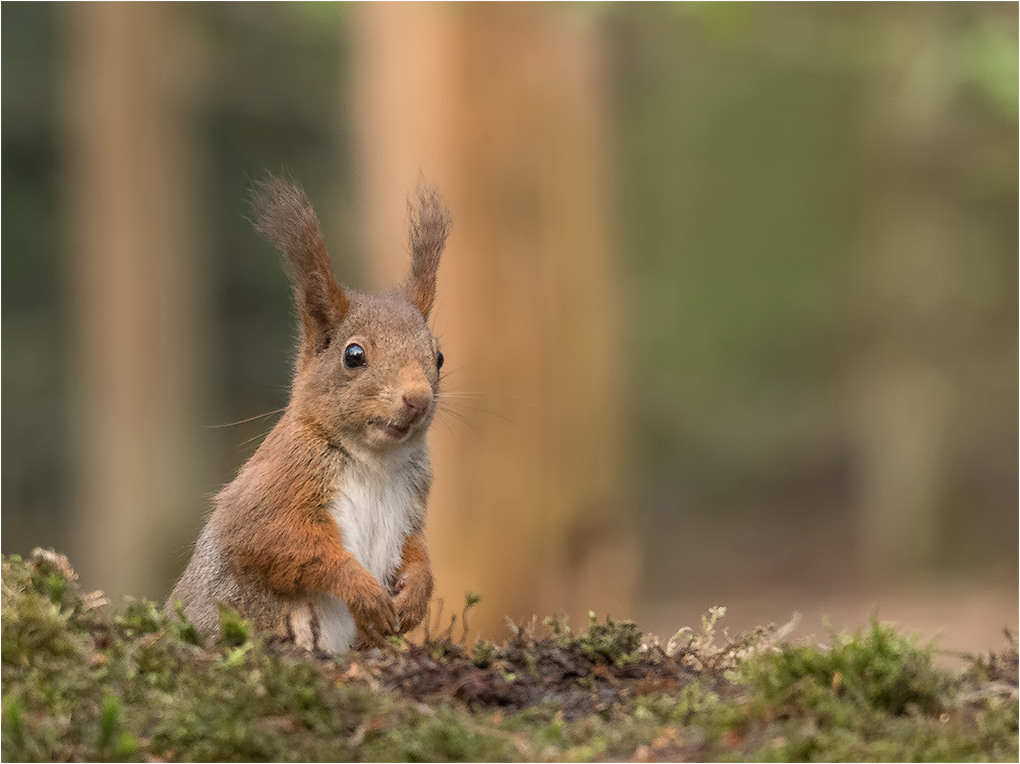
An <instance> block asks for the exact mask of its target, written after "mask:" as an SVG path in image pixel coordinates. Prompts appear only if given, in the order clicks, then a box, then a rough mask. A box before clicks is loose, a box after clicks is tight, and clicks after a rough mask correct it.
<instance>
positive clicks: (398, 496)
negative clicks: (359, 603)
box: [315, 461, 419, 652]
mask: <svg viewBox="0 0 1020 764" xmlns="http://www.w3.org/2000/svg"><path fill="white" fill-rule="evenodd" d="M402 466H403V465H395V464H393V463H392V462H383V461H380V462H375V461H366V462H357V463H355V464H352V465H350V466H349V469H348V470H347V471H346V474H345V475H344V480H343V482H342V483H341V485H340V486H339V488H338V491H337V494H336V498H335V499H334V500H333V503H332V504H331V505H330V513H331V514H332V515H333V519H334V520H335V521H336V524H337V527H338V528H339V529H340V538H341V540H342V541H343V545H344V547H345V548H346V549H347V551H348V552H350V553H351V554H352V555H353V556H354V558H355V559H356V560H357V561H358V562H360V563H361V564H362V565H363V566H364V568H365V570H367V571H368V572H369V573H371V574H372V575H373V576H375V578H376V579H377V580H378V581H379V583H381V584H382V585H383V586H384V587H387V588H388V587H389V586H391V585H392V584H393V583H394V582H393V581H392V577H393V575H394V574H395V573H396V571H397V569H398V568H399V566H400V561H401V555H402V552H403V547H404V542H405V541H406V540H407V537H408V536H409V535H410V534H411V531H412V529H413V528H414V525H415V521H416V516H417V512H418V511H419V510H418V508H417V507H416V504H415V494H414V485H413V482H412V478H411V474H410V471H409V470H407V469H401V468H400V467H402ZM315 605H316V606H317V609H318V616H319V625H320V637H319V645H318V646H319V647H321V648H322V649H324V650H327V651H330V652H341V651H343V650H346V649H347V648H349V647H350V646H351V645H352V644H353V643H354V639H355V637H356V636H357V628H356V627H355V625H354V619H353V618H352V617H351V614H350V611H349V610H348V609H347V606H346V605H345V604H344V603H343V602H342V601H341V600H339V599H337V598H335V597H333V596H331V595H328V594H320V595H318V596H317V597H316V598H315Z"/></svg>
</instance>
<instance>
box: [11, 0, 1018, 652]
mask: <svg viewBox="0 0 1020 764" xmlns="http://www.w3.org/2000/svg"><path fill="white" fill-rule="evenodd" d="M0 13H2V86H3V87H2V107H3V108H2V140H3V163H2V210H3V226H2V246H3V257H2V276H3V287H2V292H3V294H2V297H3V300H2V315H3V325H2V340H3V344H2V362H3V372H2V375H3V376H2V381H3V385H2V396H3V400H2V404H3V412H2V413H3V417H2V437H3V445H4V446H5V448H4V449H3V462H2V467H3V481H2V486H3V494H2V499H3V513H2V520H3V528H2V531H3V536H2V538H3V542H2V547H3V551H4V552H6V553H12V552H22V553H23V552H27V551H28V550H30V549H31V548H32V547H33V546H37V545H45V546H54V547H57V548H58V549H61V550H64V551H67V552H69V553H70V554H71V555H72V560H73V562H74V563H75V564H76V566H77V567H78V568H79V572H80V573H81V575H82V578H83V580H84V583H85V584H86V585H87V586H94V587H102V588H104V589H106V590H107V591H108V592H110V593H114V594H116V593H132V594H135V595H146V596H150V597H153V598H162V597H164V596H165V595H166V593H167V592H168V591H169V589H170V587H171V586H172V583H173V580H174V578H175V577H176V576H177V575H178V574H179V573H180V571H181V570H182V568H183V566H184V565H185V563H186V561H187V557H188V554H189V549H190V545H191V543H193V540H194V539H195V537H196V535H197V532H198V529H199V528H200V526H201V524H202V522H203V518H204V515H205V513H206V511H207V508H208V501H209V497H210V496H211V495H212V494H213V493H215V491H216V490H218V488H219V486H221V485H222V484H223V483H225V482H227V481H228V480H229V479H230V478H231V477H232V476H233V474H234V472H235V471H236V470H237V468H238V467H239V466H240V465H241V464H242V463H243V461H244V460H245V459H246V458H247V457H248V456H249V455H250V454H251V453H252V452H253V451H254V449H255V448H256V447H257V445H258V441H259V439H260V437H261V436H262V435H263V434H264V433H265V432H267V431H268V429H269V428H270V427H271V426H272V424H273V421H274V415H273V414H272V413H270V414H269V415H268V416H265V417H260V418H256V419H253V420H251V421H241V420H249V418H251V417H256V416H257V415H261V414H264V413H266V412H274V411H276V410H278V409H280V407H282V406H284V405H285V404H286V400H287V387H288V383H289V375H290V370H291V365H290V364H291V359H292V349H293V340H294V336H295V330H294V326H293V317H292V310H291V307H290V302H289V300H290V296H289V289H288V287H287V284H286V280H285V278H284V276H283V274H282V272H281V271H280V268H279V264H278V259H277V257H276V255H275V254H274V253H273V252H272V250H271V248H270V247H269V246H268V245H267V244H265V243H264V242H262V241H261V240H259V239H258V237H257V236H256V234H255V233H254V231H253V230H252V229H251V226H250V225H249V224H248V222H247V221H246V219H245V216H246V207H245V201H244V200H245V197H246V190H247V187H248V185H249V183H250V181H251V180H252V179H253V178H256V177H258V176H259V175H260V173H262V172H263V171H264V170H266V169H268V170H273V171H279V170H281V169H287V170H289V171H290V172H291V173H293V175H294V176H296V177H297V178H299V179H300V180H301V181H302V182H303V183H304V185H305V186H306V187H307V189H308V192H309V194H310V196H311V197H312V199H313V200H314V201H315V202H316V205H317V207H318V209H319V212H320V216H321V217H322V219H323V225H324V228H325V231H326V235H327V239H328V241H329V243H330V248H331V252H332V256H333V259H334V262H335V264H336V267H337V271H338V273H339V274H340V278H341V280H342V281H344V282H345V283H347V284H349V285H352V286H354V287H356V288H362V289H382V288H386V287H388V286H390V285H392V284H394V283H397V282H399V281H400V280H401V279H402V278H403V277H404V274H405V269H406V265H407V248H406V244H405V241H406V212H405V201H406V196H407V193H408V190H409V189H410V188H411V187H412V186H413V185H414V184H415V183H416V182H417V180H418V179H419V178H421V177H424V178H427V179H429V180H431V181H433V182H435V183H437V184H438V185H439V186H440V187H441V188H442V189H443V191H444V193H445V195H446V197H447V201H448V203H449V206H450V207H451V208H452V210H453V214H454V217H455V224H454V232H453V235H452V237H451V240H450V246H449V248H448V251H447V253H446V256H445V260H444V263H443V265H442V268H441V272H440V289H439V297H438V302H437V307H436V310H435V311H434V323H435V331H436V332H437V335H438V336H439V337H440V338H441V342H442V345H443V349H444V353H445V355H446V357H447V359H448V363H447V367H446V368H447V369H448V370H449V373H448V374H447V376H446V378H445V379H444V391H445V392H444V400H443V410H444V411H443V414H441V416H440V418H439V421H438V422H437V424H436V425H435V426H434V429H433V432H432V435H431V440H432V444H433V449H434V454H435V466H436V474H437V477H436V485H435V489H434V492H433V497H432V501H431V508H430V513H431V514H430V520H429V529H428V533H429V538H430V542H431V545H432V550H433V557H434V563H435V567H436V573H437V576H438V585H439V594H440V596H442V597H443V599H444V600H445V602H446V606H447V612H450V611H457V610H459V609H460V605H461V602H462V601H463V595H464V592H465V591H467V590H476V591H480V592H481V593H482V595H483V601H482V604H481V605H480V606H479V607H478V609H477V610H476V611H474V612H473V618H472V626H473V628H475V629H476V630H477V631H479V632H482V633H488V634H492V635H497V636H498V635H499V634H500V633H501V630H502V629H503V628H504V627H503V618H504V615H509V616H512V617H514V618H516V619H524V618H527V617H529V616H530V615H531V614H533V613H537V614H550V613H553V612H557V611H561V612H566V613H569V614H570V615H571V616H572V617H573V618H574V620H575V622H576V621H577V620H583V619H585V617H586V616H585V614H586V613H587V611H588V610H589V609H592V610H595V611H597V612H598V613H599V614H604V613H607V612H608V613H611V614H613V615H615V616H631V617H637V618H638V619H639V620H640V621H641V623H642V625H643V626H644V627H646V628H648V629H652V630H655V631H659V632H660V633H662V634H663V635H664V636H668V635H669V633H671V632H672V631H673V630H674V629H676V628H677V627H678V626H681V625H683V624H686V623H693V622H696V620H697V617H698V614H699V613H701V612H704V611H705V610H706V609H707V608H708V607H709V606H712V605H726V606H728V608H729V616H728V618H727V621H728V622H729V624H730V627H731V628H732V629H739V628H741V627H747V626H751V625H752V624H755V623H758V622H762V621H780V622H781V621H785V620H787V619H788V618H789V617H790V615H791V613H792V612H793V611H795V610H796V611H800V612H802V613H803V614H804V616H805V617H804V618H803V619H802V620H801V623H800V627H799V629H800V630H801V631H802V632H804V633H813V632H819V631H821V630H822V629H823V628H824V627H823V625H822V620H821V619H822V618H823V616H825V617H827V618H828V621H829V622H830V623H831V624H832V625H834V626H837V627H842V626H846V627H853V626H858V625H861V624H863V623H864V622H866V620H867V619H868V618H869V617H870V616H871V614H872V613H876V612H877V614H878V616H879V617H880V618H889V619H897V620H899V621H900V622H901V623H903V624H904V625H905V626H907V627H908V628H912V629H917V630H920V631H922V632H923V633H925V634H926V635H928V636H931V635H933V634H935V633H936V632H939V631H941V632H942V634H943V636H942V644H943V646H946V647H950V648H958V649H978V648H981V647H990V646H994V645H996V644H997V640H998V639H999V636H998V632H999V630H1000V629H1001V628H1002V627H1012V628H1014V629H1015V628H1016V625H1017V594H1018V593H1017V580H1018V575H1017V574H1018V559H1017V557H1018V555H1017V550H1018V512H1017V507H1018V502H1017V498H1018V497H1017V465H1018V449H1017V422H1018V410H1017V400H1018V381H1017V380H1018V378H1017V368H1018V365H1017V361H1018V359H1017V283H1018V274H1017V263H1018V259H1017V254H1018V248H1017V245H1018V242H1017V209H1018V184H1017V165H1018V150H1017V145H1018V142H1017V132H1018V83H1017V63H1018V53H1017V22H1018V19H1017V7H1016V5H1015V4H988V5H986V4H980V3H966V4H963V3H961V4H909V5H900V4H850V5H844V4H835V5H830V4H820V5H803V4H795V5H784V4H771V3H770V4H760V5H759V4H754V5H745V4H730V3H728V4H718V5H716V4H701V3H698V4H653V5H645V4H629V3H622V4H611V3H610V4H569V5H564V6H557V5H545V4H523V5H501V4H482V5H449V6H447V5H431V4H415V5H402V4H380V5H374V4H364V5H363V4H357V5H333V4H304V3H292V4H272V3H266V4H261V3H260V4H245V3H225V4H218V3H217V4H109V5H107V4H102V3H97V4H11V3H5V4H4V5H3V8H2V11H0ZM235 422H238V423H237V424H232V423H235Z"/></svg>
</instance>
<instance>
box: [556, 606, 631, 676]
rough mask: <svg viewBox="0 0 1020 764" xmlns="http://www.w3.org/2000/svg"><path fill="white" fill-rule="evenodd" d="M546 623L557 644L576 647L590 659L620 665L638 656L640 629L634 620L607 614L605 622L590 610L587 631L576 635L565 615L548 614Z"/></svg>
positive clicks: (565, 647)
mask: <svg viewBox="0 0 1020 764" xmlns="http://www.w3.org/2000/svg"><path fill="white" fill-rule="evenodd" d="M545 623H546V625H547V626H548V627H549V628H550V630H551V631H552V636H553V639H554V640H555V641H556V643H557V644H558V645H559V646H560V647H562V648H563V649H566V650H570V649H576V650H578V651H580V652H581V654H582V655H584V656H585V657H587V658H588V659H589V660H591V661H592V662H595V663H599V662H601V663H610V664H613V665H616V666H623V665H626V664H628V663H635V662H636V661H637V660H638V659H639V654H638V648H640V647H641V631H640V630H639V629H638V627H637V625H635V624H634V622H633V621H614V620H612V619H611V618H609V617H608V616H607V617H606V622H605V623H599V620H598V617H597V616H596V615H595V613H594V612H593V611H589V612H588V631H586V632H584V633H581V634H576V635H575V634H574V633H573V632H572V631H571V630H570V624H569V622H568V621H567V619H566V618H550V619H547V620H546V621H545Z"/></svg>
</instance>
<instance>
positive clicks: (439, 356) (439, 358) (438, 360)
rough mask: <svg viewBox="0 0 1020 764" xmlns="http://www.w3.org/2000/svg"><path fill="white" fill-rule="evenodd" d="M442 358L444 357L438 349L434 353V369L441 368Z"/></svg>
mask: <svg viewBox="0 0 1020 764" xmlns="http://www.w3.org/2000/svg"><path fill="white" fill-rule="evenodd" d="M444 360H445V359H444V358H443V351H442V350H440V351H439V352H438V353H436V371H439V370H440V369H441V368H443V361H444Z"/></svg>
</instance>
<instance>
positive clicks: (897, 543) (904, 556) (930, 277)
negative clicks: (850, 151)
mask: <svg viewBox="0 0 1020 764" xmlns="http://www.w3.org/2000/svg"><path fill="white" fill-rule="evenodd" d="M946 22H947V19H946V18H945V14H941V13H938V12H936V9H935V8H934V7H931V6H929V7H927V8H921V7H917V8H910V7H902V8H900V9H899V12H898V13H887V12H883V20H882V21H881V22H880V23H881V24H883V25H884V26H885V27H886V28H887V32H888V33H890V34H892V35H893V36H892V37H891V39H896V40H897V46H896V59H895V60H894V61H890V62H888V63H887V65H886V69H885V71H884V72H883V75H884V76H877V77H874V78H873V81H874V83H875V85H874V87H873V90H872V92H871V94H870V102H869V103H867V107H868V108H867V109H866V117H867V118H868V119H869V123H868V124H867V125H866V126H865V128H866V134H867V136H868V138H869V140H870V142H871V149H870V150H871V155H872V157H873V167H872V168H871V169H872V172H871V177H870V179H869V180H870V183H871V188H872V191H873V192H872V193H871V194H870V195H869V197H868V198H869V207H868V208H867V210H866V214H867V215H868V216H869V217H870V223H869V225H868V228H867V230H868V231H869V238H868V240H867V241H866V242H865V246H864V248H863V250H862V257H861V258H860V260H859V267H858V272H857V277H858V278H857V280H858V293H859V296H860V300H861V302H860V306H861V308H862V317H861V326H862V327H863V340H864V341H863V342H862V343H861V344H860V346H859V347H858V350H857V356H856V359H855V372H854V375H853V377H852V386H853V392H852V401H853V403H852V407H851V412H852V420H853V421H852V429H853V431H854V433H855V436H856V440H857V446H858V457H859V468H860V478H861V479H860V486H861V496H860V502H861V504H860V507H861V516H860V517H861V528H862V539H863V542H864V548H863V553H864V556H865V559H864V562H865V567H866V569H867V571H868V572H869V573H870V574H871V575H872V576H873V577H874V578H886V577H888V576H890V575H892V576H903V575H909V574H910V573H911V572H916V571H917V570H918V569H919V568H921V567H923V566H925V565H928V564H931V563H932V562H934V560H935V558H936V554H937V552H938V543H939V520H940V514H941V512H940V510H941V509H942V505H943V503H944V502H945V497H946V484H945V475H946V473H947V470H946V467H947V460H948V453H949V447H950V443H949V433H950V431H951V427H950V417H951V416H952V413H953V407H954V395H955V393H954V389H953V384H952V377H951V368H950V365H949V363H948V361H949V359H948V358H947V357H946V337H947V336H950V335H951V321H952V316H951V312H950V307H951V306H950V300H949V298H950V284H951V281H952V279H951V273H950V269H951V267H952V262H953V259H954V258H953V249H954V246H957V243H956V242H954V233H955V232H956V226H955V223H954V220H953V214H952V213H953V210H954V209H955V208H956V206H957V205H956V204H955V203H954V202H955V200H954V198H953V193H952V186H953V181H952V166H953V160H952V153H953V145H952V142H951V140H950V134H949V131H948V129H947V120H946V114H947V111H948V98H949V96H950V94H951V92H952V90H951V89H952V87H953V85H954V82H953V80H952V77H951V76H950V74H949V73H950V71H951V68H952V66H953V65H954V64H953V61H951V60H950V57H951V56H953V55H955V53H954V52H953V51H952V50H951V47H950V46H949V45H948V42H949V40H950V39H951V35H950V34H949V32H950V31H951V30H949V29H948V28H947V27H946Z"/></svg>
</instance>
